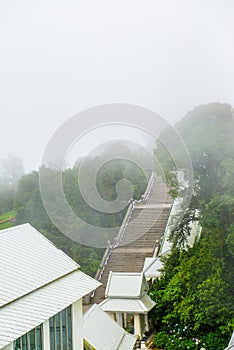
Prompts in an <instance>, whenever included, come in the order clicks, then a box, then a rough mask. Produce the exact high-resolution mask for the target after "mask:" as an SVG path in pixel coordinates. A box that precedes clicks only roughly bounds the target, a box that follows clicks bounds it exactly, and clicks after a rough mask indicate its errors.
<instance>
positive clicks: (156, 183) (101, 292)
mask: <svg viewBox="0 0 234 350" xmlns="http://www.w3.org/2000/svg"><path fill="white" fill-rule="evenodd" d="M171 206H172V199H171V198H170V197H169V195H168V193H167V188H166V185H165V183H164V182H163V181H162V179H161V178H160V177H156V176H155V175H154V174H152V176H151V178H150V180H149V184H148V187H147V189H146V192H145V195H144V196H143V198H142V200H140V201H135V202H133V203H132V204H130V206H129V210H128V212H127V214H126V216H125V219H124V221H123V224H122V226H121V228H120V231H119V234H118V237H117V238H116V243H115V244H114V245H112V244H110V246H109V247H108V248H107V250H106V252H105V254H104V257H103V261H102V267H101V269H100V270H99V271H98V273H97V274H96V278H97V279H98V280H100V281H101V283H102V286H101V287H99V288H98V289H97V290H96V291H95V293H94V294H93V295H91V298H90V302H91V304H93V303H97V304H98V303H100V302H101V301H102V300H103V299H104V298H105V289H106V284H107V279H108V275H109V272H110V271H113V272H141V271H142V269H143V266H144V261H145V258H146V257H152V256H153V255H154V252H155V248H156V246H157V244H158V243H159V242H160V241H161V239H162V236H163V234H164V231H165V227H166V224H167V220H168V217H169V213H170V209H171Z"/></svg>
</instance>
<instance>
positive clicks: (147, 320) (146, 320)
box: [144, 314, 149, 332]
mask: <svg viewBox="0 0 234 350" xmlns="http://www.w3.org/2000/svg"><path fill="white" fill-rule="evenodd" d="M144 331H145V332H149V319H148V314H145V329H144Z"/></svg>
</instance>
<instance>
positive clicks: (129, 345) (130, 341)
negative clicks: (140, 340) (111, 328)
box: [118, 334, 136, 350]
mask: <svg viewBox="0 0 234 350" xmlns="http://www.w3.org/2000/svg"><path fill="white" fill-rule="evenodd" d="M135 343H136V337H135V336H133V335H132V334H125V335H124V337H123V339H122V342H121V343H120V345H119V348H118V350H128V349H134V345H135Z"/></svg>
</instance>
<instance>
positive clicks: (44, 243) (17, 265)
mask: <svg viewBox="0 0 234 350" xmlns="http://www.w3.org/2000/svg"><path fill="white" fill-rule="evenodd" d="M0 252H1V254H0V307H1V306H3V305H5V304H7V303H9V302H11V301H13V300H15V299H17V298H19V297H21V296H23V295H25V294H27V293H30V292H31V291H33V290H35V289H37V288H40V287H41V286H43V285H45V284H47V283H50V282H51V281H53V280H55V279H57V278H59V277H61V276H64V275H66V274H67V273H69V272H71V271H74V270H76V269H77V268H78V267H79V265H78V264H76V263H75V262H74V261H73V260H72V259H70V258H69V257H68V256H67V255H66V254H65V253H63V252H62V251H61V250H59V249H57V248H56V247H55V246H54V245H53V244H52V243H51V242H50V241H49V240H47V239H46V238H45V237H44V236H43V235H42V234H41V233H39V232H38V231H37V230H36V229H35V228H33V227H32V226H31V225H30V224H25V225H20V226H16V227H13V228H10V229H6V230H1V231H0Z"/></svg>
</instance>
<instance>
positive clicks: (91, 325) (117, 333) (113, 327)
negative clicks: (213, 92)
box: [83, 304, 136, 350]
mask: <svg viewBox="0 0 234 350" xmlns="http://www.w3.org/2000/svg"><path fill="white" fill-rule="evenodd" d="M83 332H84V339H85V340H86V341H87V342H88V343H89V344H91V345H92V346H93V347H94V348H95V349H96V350H110V349H111V350H132V349H133V347H134V344H135V342H136V338H135V337H134V336H132V335H130V334H128V333H127V332H125V331H124V329H123V328H122V327H120V326H119V325H118V324H117V323H116V322H115V321H113V320H112V319H111V318H110V317H109V316H108V315H107V314H105V312H103V311H102V310H101V309H100V308H99V306H98V305H96V304H94V305H93V306H92V308H91V309H89V310H88V311H87V312H86V313H85V315H84V317H83ZM124 344H127V347H123V345H124Z"/></svg>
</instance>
